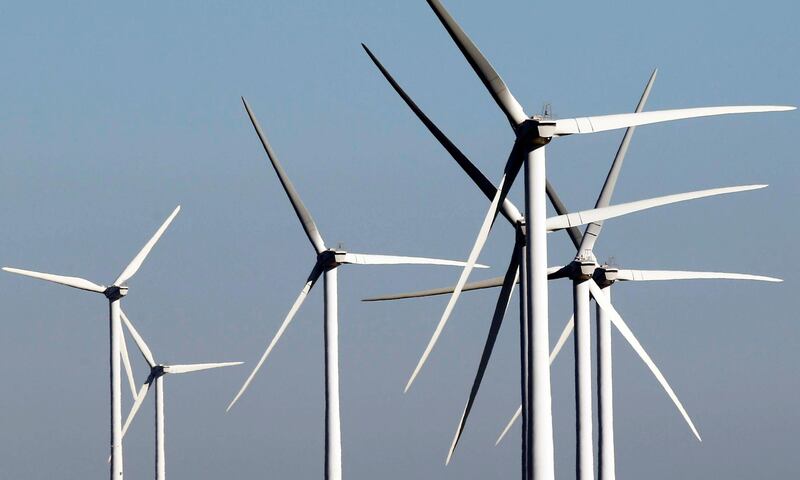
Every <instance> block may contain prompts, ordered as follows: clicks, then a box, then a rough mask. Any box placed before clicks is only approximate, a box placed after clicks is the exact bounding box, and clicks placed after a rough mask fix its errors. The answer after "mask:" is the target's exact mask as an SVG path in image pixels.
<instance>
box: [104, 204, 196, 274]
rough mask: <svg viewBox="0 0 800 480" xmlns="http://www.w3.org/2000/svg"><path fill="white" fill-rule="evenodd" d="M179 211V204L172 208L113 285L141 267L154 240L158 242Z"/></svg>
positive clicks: (154, 242)
mask: <svg viewBox="0 0 800 480" xmlns="http://www.w3.org/2000/svg"><path fill="white" fill-rule="evenodd" d="M180 211H181V206H180V205H178V206H177V207H175V210H173V211H172V213H171V214H170V215H169V217H167V219H166V220H164V223H162V224H161V226H160V227H158V230H156V233H155V234H154V235H153V236H152V238H150V240H148V241H147V243H145V244H144V247H142V249H141V250H140V251H139V253H137V254H136V256H135V257H133V260H131V263H129V264H128V266H127V267H125V270H123V271H122V273H120V274H119V277H117V279H116V280H114V285H122V284H123V283H125V282H127V281H128V280H129V279H130V278H131V277H132V276H134V275H135V274H136V272H137V271H138V270H139V267H141V266H142V263H144V259H145V258H147V255H149V254H150V250H152V249H153V247H154V246H155V244H156V242H158V239H159V238H161V235H163V234H164V231H165V230H166V229H167V227H169V224H170V223H172V220H173V219H174V218H175V215H177V214H178V212H180Z"/></svg>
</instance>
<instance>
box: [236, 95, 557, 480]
mask: <svg viewBox="0 0 800 480" xmlns="http://www.w3.org/2000/svg"><path fill="white" fill-rule="evenodd" d="M242 103H243V104H244V107H245V110H246V111H247V115H248V116H249V118H250V121H251V123H252V124H253V128H255V131H256V134H257V135H258V137H259V139H260V140H261V144H262V146H263V147H264V150H265V151H266V153H267V157H269V160H270V162H271V164H272V167H273V169H274V170H275V173H276V174H277V175H278V179H279V180H280V182H281V185H282V186H283V189H284V191H285V192H286V195H287V196H288V197H289V201H290V202H291V204H292V207H293V208H294V211H295V214H296V215H297V217H298V219H299V220H300V223H301V225H302V226H303V230H304V231H305V233H306V236H307V237H308V240H309V241H310V242H311V245H312V247H313V248H314V252H315V254H316V262H315V263H314V267H313V268H312V270H311V274H310V275H309V276H308V278H307V280H306V284H305V285H304V286H303V288H302V290H301V291H300V295H299V296H298V297H297V299H296V300H295V302H294V304H293V305H292V307H291V308H290V309H289V313H288V314H287V315H286V317H285V318H284V320H283V323H282V324H281V326H280V327H279V328H278V331H277V333H276V334H275V337H274V338H273V339H272V341H270V343H269V345H268V346H267V349H266V350H265V351H264V353H263V355H262V356H261V359H260V360H259V361H258V363H257V364H256V366H255V368H254V369H253V371H252V372H251V373H250V375H249V376H248V377H247V380H245V382H244V385H242V388H241V389H240V390H239V392H238V393H237V394H236V396H235V397H234V399H233V400H232V401H231V403H230V404H229V405H228V408H227V410H230V409H231V407H233V405H234V404H235V403H236V402H237V401H238V400H239V398H240V397H241V396H242V394H243V393H244V392H245V390H246V389H247V387H248V386H249V385H250V383H251V382H252V380H253V378H254V377H255V375H256V373H258V370H259V369H260V368H261V365H262V364H263V363H264V361H265V360H266V359H267V356H269V354H270V352H271V351H272V349H273V348H274V347H275V344H276V343H277V342H278V340H279V339H280V338H281V336H282V335H283V333H284V331H285V330H286V328H287V327H288V326H289V323H291V321H292V319H293V318H294V316H295V314H296V313H297V310H298V309H299V308H300V306H301V305H302V303H303V301H304V300H305V298H306V296H307V295H308V292H309V291H310V290H311V289H312V288H313V286H314V284H315V283H316V281H317V280H318V279H319V277H320V276H323V277H324V279H325V478H326V479H329V480H339V479H341V478H342V459H341V455H342V447H341V426H340V415H339V323H338V293H337V268H338V267H339V266H341V265H446V266H464V265H465V263H464V262H457V261H452V260H439V259H434V258H422V257H403V256H394V255H372V254H361V253H350V252H346V251H344V250H341V249H332V248H328V247H326V246H325V242H324V241H323V239H322V235H321V234H320V232H319V229H318V228H317V225H316V223H315V222H314V219H313V218H312V216H311V212H309V210H308V209H307V208H306V206H305V205H304V204H303V201H302V200H301V199H300V195H299V194H298V193H297V191H296V190H295V188H294V185H292V182H291V180H289V177H288V175H287V174H286V172H285V171H284V169H283V166H282V165H281V164H280V162H279V161H278V157H277V155H276V154H275V152H274V151H273V150H272V147H271V146H270V144H269V142H268V141H267V137H266V135H264V132H263V131H262V130H261V126H260V125H259V123H258V120H257V119H256V117H255V115H254V114H253V112H252V110H251V109H250V106H249V105H248V104H247V101H246V100H245V99H244V98H242ZM567 221H568V219H562V224H563V223H566V222H567Z"/></svg>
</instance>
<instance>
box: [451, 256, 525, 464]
mask: <svg viewBox="0 0 800 480" xmlns="http://www.w3.org/2000/svg"><path fill="white" fill-rule="evenodd" d="M519 253H520V248H519V245H515V246H514V253H513V254H512V255H511V261H510V262H509V264H508V269H507V270H506V274H505V277H504V278H503V287H502V289H501V290H500V295H499V296H498V297H497V303H496V304H495V307H494V315H493V316H492V323H491V324H490V326H489V334H488V335H487V336H486V343H485V344H484V346H483V353H481V359H480V362H479V363H478V371H477V373H475V380H473V382H472V388H471V389H470V392H469V398H468V400H467V405H466V406H465V407H464V412H463V413H462V414H461V419H460V420H459V421H458V427H457V428H456V434H455V436H454V437H453V442H452V443H451V444H450V450H448V452H447V459H446V460H445V462H444V464H445V465H449V464H450V459H451V458H452V457H453V452H454V451H455V449H456V446H457V445H458V441H459V439H460V438H461V434H462V433H463V432H464V427H465V426H466V424H467V419H468V418H469V414H470V412H471V411H472V406H473V405H474V404H475V397H476V396H477V395H478V390H479V389H480V387H481V382H482V381H483V375H484V373H486V367H487V366H488V365H489V359H490V358H491V356H492V350H493V349H494V344H495V341H496V340H497V335H498V333H500V326H501V325H502V324H503V317H504V316H505V313H506V309H507V308H508V304H509V302H510V301H511V295H512V294H513V293H514V285H515V284H516V283H517V280H518V279H519Z"/></svg>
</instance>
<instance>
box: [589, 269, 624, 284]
mask: <svg viewBox="0 0 800 480" xmlns="http://www.w3.org/2000/svg"><path fill="white" fill-rule="evenodd" d="M618 273H619V269H618V268H617V267H611V266H609V265H603V266H602V267H598V268H597V269H596V270H595V272H594V281H595V282H597V284H598V285H599V286H600V287H608V286H609V285H611V284H613V283H614V282H616V281H617V274H618Z"/></svg>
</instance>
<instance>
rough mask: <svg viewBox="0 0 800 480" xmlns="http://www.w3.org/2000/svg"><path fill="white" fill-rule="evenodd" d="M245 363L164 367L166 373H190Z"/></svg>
mask: <svg viewBox="0 0 800 480" xmlns="http://www.w3.org/2000/svg"><path fill="white" fill-rule="evenodd" d="M242 363H244V362H223V363H194V364H189V365H167V366H165V367H164V372H165V373H189V372H199V371H201V370H211V369H212V368H222V367H232V366H234V365H241V364H242Z"/></svg>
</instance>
